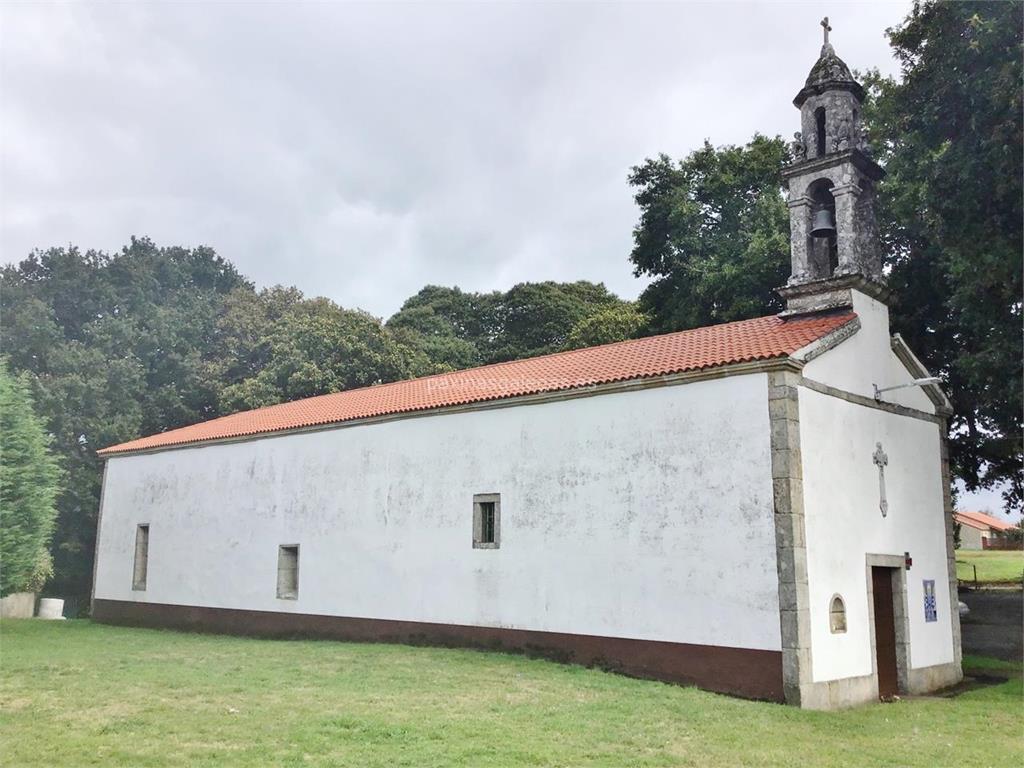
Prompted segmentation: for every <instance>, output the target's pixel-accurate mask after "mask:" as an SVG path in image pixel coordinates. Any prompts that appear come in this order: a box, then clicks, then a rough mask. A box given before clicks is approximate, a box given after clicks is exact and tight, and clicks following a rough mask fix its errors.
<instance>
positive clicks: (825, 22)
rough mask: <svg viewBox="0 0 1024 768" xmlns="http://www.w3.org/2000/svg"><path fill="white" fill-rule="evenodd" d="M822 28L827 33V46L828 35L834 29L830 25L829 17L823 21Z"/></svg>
mask: <svg viewBox="0 0 1024 768" xmlns="http://www.w3.org/2000/svg"><path fill="white" fill-rule="evenodd" d="M821 26H822V27H823V29H824V32H825V45H828V33H829V32H831V31H832V27H830V26H829V25H828V16H826V17H825V18H824V19H822V20H821Z"/></svg>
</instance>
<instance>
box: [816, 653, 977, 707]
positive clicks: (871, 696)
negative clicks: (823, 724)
mask: <svg viewBox="0 0 1024 768" xmlns="http://www.w3.org/2000/svg"><path fill="white" fill-rule="evenodd" d="M963 677H964V675H963V671H962V670H961V669H960V665H959V664H956V663H953V662H951V663H949V664H936V665H935V666H933V667H920V668H918V669H913V668H911V669H909V670H907V682H906V684H905V688H906V690H903V688H904V686H903V685H901V686H900V687H901V690H900V693H909V694H922V693H931V692H932V691H939V690H942V689H943V688H949V687H950V686H952V685H956V684H957V683H959V682H960V681H961V680H962V679H963ZM873 701H878V678H877V677H876V676H875V675H863V676H861V677H844V678H842V679H840V680H826V681H824V682H820V683H807V684H805V685H802V686H800V706H801V707H803V708H805V709H843V708H845V707H854V706H857V705H858V704H869V703H871V702H873Z"/></svg>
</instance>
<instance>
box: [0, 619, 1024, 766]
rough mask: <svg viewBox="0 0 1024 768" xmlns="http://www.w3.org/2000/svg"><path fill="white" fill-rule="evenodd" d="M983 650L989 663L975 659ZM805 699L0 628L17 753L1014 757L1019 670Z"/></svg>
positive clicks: (683, 760) (53, 761)
mask: <svg viewBox="0 0 1024 768" xmlns="http://www.w3.org/2000/svg"><path fill="white" fill-rule="evenodd" d="M980 661H981V660H979V662H980ZM981 663H986V664H988V667H987V670H986V671H988V672H989V673H991V672H992V671H993V670H1009V671H1008V672H1004V674H1008V675H1010V676H1011V678H1012V679H1011V680H1010V681H1008V682H1005V683H1002V684H999V685H994V686H990V687H985V688H979V689H977V690H972V691H969V692H967V693H963V694H961V695H960V696H957V697H956V698H921V699H913V700H904V701H901V702H897V703H894V704H874V705H870V706H865V707H862V708H859V709H854V710H848V711H844V712H833V713H825V712H802V711H799V710H796V709H793V708H790V707H783V706H780V705H777V704H764V703H757V702H749V701H741V700H738V699H732V698H729V697H726V696H717V695H714V694H710V693H704V692H702V691H698V690H696V689H692V688H682V687H678V686H671V685H663V684H661V683H654V682H646V681H641V680H631V679H628V678H625V677H620V676H617V675H613V674H608V673H604V672H600V671H597V670H588V669H583V668H581V667H573V666H563V665H559V664H554V663H551V662H546V661H539V660H531V659H527V658H523V657H518V656H510V655H504V654H496V653H480V652H475V651H459V650H447V649H433V648H413V647H408V646H392V645H361V644H348V643H335V642H326V641H272V640H253V639H244V638H232V637H220V636H211V635H190V634H183V633H175V632H164V631H156V630H144V629H124V628H115V627H106V626H102V625H98V624H92V623H90V622H88V621H67V622H44V621H38V620H21V621H17V620H6V621H4V622H2V623H0V668H2V675H0V733H2V735H3V746H2V749H0V764H3V765H10V766H33V765H38V766H62V765H64V766H84V765H131V766H155V765H161V766H163V765H172V766H265V765H285V766H342V765H346V766H347V765H351V766H416V767H417V768H422V767H424V766H435V765H436V766H448V765H456V766H460V765H464V766H505V765H553V766H554V765H557V766H579V765H603V766H615V767H616V768H618V767H620V766H675V765H680V766H702V767H707V766H739V765H749V766H767V765H777V766H799V767H800V768H808V767H809V766H844V768H845V767H846V766H892V765H899V766H928V767H929V768H932V767H933V766H937V765H951V766H952V765H956V766H1003V765H1005V766H1019V765H1020V764H1021V756H1022V747H1024V743H1022V737H1021V728H1020V713H1021V695H1022V686H1021V680H1020V667H1019V665H1016V666H1015V665H1006V664H1005V663H995V664H994V665H993V664H991V663H989V662H981Z"/></svg>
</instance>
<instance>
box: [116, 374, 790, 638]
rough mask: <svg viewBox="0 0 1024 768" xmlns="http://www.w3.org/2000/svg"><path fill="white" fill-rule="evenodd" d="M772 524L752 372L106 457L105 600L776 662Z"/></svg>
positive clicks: (762, 385) (762, 410) (762, 418)
mask: <svg viewBox="0 0 1024 768" xmlns="http://www.w3.org/2000/svg"><path fill="white" fill-rule="evenodd" d="M475 493H500V494H501V515H502V518H501V548H500V549H498V550H479V549H473V548H472V546H471V541H472V499H473V494H475ZM772 518H773V512H772V484H771V472H770V448H769V429H768V412H767V380H766V377H765V376H764V375H763V374H755V375H748V376H741V377H734V378H729V379H718V380H711V381H706V382H697V383H691V384H686V385H682V386H672V387H663V388H657V389H647V390H641V391H635V392H626V393H619V394H607V395H601V396H597V397H589V398H579V399H572V400H562V401H557V402H551V403H546V404H541V405H530V406H521V407H514V408H500V409H493V410H478V411H472V412H465V413H458V414H449V415H443V416H431V417H424V418H412V419H402V420H397V421H391V422H385V423H379V424H368V425H364V426H356V427H351V428H345V429H335V430H329V431H322V432H314V433H306V434H296V435H289V436H281V437H277V438H272V439H261V440H253V441H248V442H239V443H232V444H223V445H211V446H207V447H202V448H192V449H180V450H171V451H164V452H160V453H153V454H147V455H138V456H128V457H121V458H114V459H111V460H110V461H109V466H108V469H107V474H106V486H105V492H104V503H103V510H102V522H101V530H100V538H99V546H98V558H99V559H98V566H97V576H96V578H97V583H96V597H97V598H101V599H102V598H106V599H114V600H144V601H148V602H156V603H172V604H186V605H199V606H209V607H224V608H245V609H255V610H269V611H294V612H301V613H312V614H330V615H340V616H353V617H367V618H381V619H399V620H412V621H428V622H442V623H452V624H467V625H483V626H503V627H512V628H519V629H533V630H547V631H556V632H574V633H580V634H591V635H604V636H614V637H629V638H639V639H652V640H665V641H674V642H684V643H699V644H710V645H721V646H732V647H742V648H758V649H767V650H778V649H779V648H780V636H779V615H778V591H777V575H776V573H777V572H776V556H775V534H774V527H773V519H772ZM139 523H148V524H149V525H150V537H149V576H148V587H147V590H146V591H145V592H133V591H132V590H131V582H132V556H133V549H134V541H135V529H136V525H137V524H139ZM280 544H299V545H300V547H301V554H300V564H299V598H298V600H294V601H288V600H278V599H276V597H275V583H276V565H277V550H278V546H279V545H280Z"/></svg>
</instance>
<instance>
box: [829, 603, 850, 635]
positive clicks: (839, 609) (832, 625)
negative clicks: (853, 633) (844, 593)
mask: <svg viewBox="0 0 1024 768" xmlns="http://www.w3.org/2000/svg"><path fill="white" fill-rule="evenodd" d="M828 622H829V629H831V630H832V634H833V635H838V634H842V633H843V632H845V631H846V604H845V603H843V598H841V597H840V596H839V595H833V596H832V602H831V603H830V604H829V610H828Z"/></svg>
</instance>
